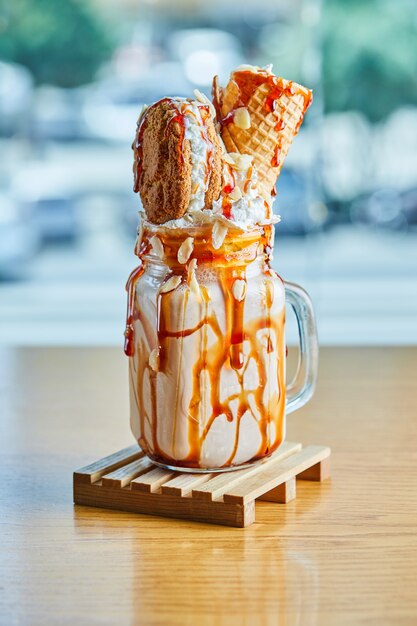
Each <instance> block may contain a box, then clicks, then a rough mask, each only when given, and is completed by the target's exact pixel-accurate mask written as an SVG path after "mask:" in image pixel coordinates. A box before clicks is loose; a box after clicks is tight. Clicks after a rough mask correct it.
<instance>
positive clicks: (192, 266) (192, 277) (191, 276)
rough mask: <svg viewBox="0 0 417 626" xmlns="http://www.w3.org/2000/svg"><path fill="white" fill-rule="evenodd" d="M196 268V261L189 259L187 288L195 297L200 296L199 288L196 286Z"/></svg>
mask: <svg viewBox="0 0 417 626" xmlns="http://www.w3.org/2000/svg"><path fill="white" fill-rule="evenodd" d="M196 268H197V259H191V261H190V262H189V264H188V277H187V280H188V286H189V288H190V289H191V291H192V292H193V293H194V294H195V295H198V296H199V295H200V286H199V284H198V280H197V276H196V273H195V270H196Z"/></svg>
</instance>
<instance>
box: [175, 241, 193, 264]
mask: <svg viewBox="0 0 417 626" xmlns="http://www.w3.org/2000/svg"><path fill="white" fill-rule="evenodd" d="M193 249H194V239H193V238H192V237H187V239H184V241H183V242H182V244H181V245H180V247H179V248H178V252H177V259H178V263H182V264H185V263H187V261H188V259H189V258H190V256H191V253H192V251H193Z"/></svg>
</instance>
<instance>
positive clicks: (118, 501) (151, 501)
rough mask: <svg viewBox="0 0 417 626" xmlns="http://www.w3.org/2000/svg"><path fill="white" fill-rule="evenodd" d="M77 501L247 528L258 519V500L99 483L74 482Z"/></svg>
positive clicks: (107, 507) (121, 509) (109, 507)
mask: <svg viewBox="0 0 417 626" xmlns="http://www.w3.org/2000/svg"><path fill="white" fill-rule="evenodd" d="M74 502H75V503H76V504H84V505H87V506H98V507H103V508H106V509H116V510H120V511H131V512H134V513H144V514H145V515H162V516H164V517H175V518H177V519H190V520H194V521H197V522H205V523H207V524H222V525H224V526H236V527H238V528H243V527H245V526H249V525H250V524H253V522H254V521H255V502H249V503H248V504H245V505H241V504H236V503H232V504H225V503H224V502H206V501H204V500H194V499H193V498H178V497H177V496H170V495H162V494H158V493H144V492H143V491H139V490H137V491H135V490H132V489H103V488H102V487H100V486H99V485H88V484H76V485H74Z"/></svg>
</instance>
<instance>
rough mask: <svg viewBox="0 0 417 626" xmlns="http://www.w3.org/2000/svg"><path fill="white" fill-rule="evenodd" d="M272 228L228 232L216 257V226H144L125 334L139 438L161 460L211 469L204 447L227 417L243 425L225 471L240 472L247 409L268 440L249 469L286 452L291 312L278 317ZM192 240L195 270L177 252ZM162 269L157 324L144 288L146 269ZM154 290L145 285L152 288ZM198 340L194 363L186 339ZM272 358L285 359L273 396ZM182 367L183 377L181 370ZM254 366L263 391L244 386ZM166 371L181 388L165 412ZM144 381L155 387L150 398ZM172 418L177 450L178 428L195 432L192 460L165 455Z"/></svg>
mask: <svg viewBox="0 0 417 626" xmlns="http://www.w3.org/2000/svg"><path fill="white" fill-rule="evenodd" d="M271 231H272V226H269V227H263V228H257V229H255V230H253V231H250V232H249V233H245V234H242V233H241V234H236V233H234V234H232V233H231V232H230V231H229V232H228V234H227V235H226V238H225V240H224V242H223V245H222V246H221V247H220V248H219V249H218V250H217V249H215V248H214V247H213V245H212V239H211V229H209V228H203V227H200V228H198V229H192V232H186V231H184V230H180V229H178V230H172V231H169V230H168V229H163V228H160V229H156V228H155V229H149V230H147V229H146V228H145V229H144V232H143V238H142V240H141V242H140V245H138V246H137V248H136V250H137V253H138V255H139V257H140V258H141V261H142V263H141V265H140V266H139V267H138V268H137V269H136V270H134V272H132V274H131V276H130V277H129V280H128V283H127V289H128V311H127V325H126V332H125V336H126V354H127V355H128V356H129V357H131V358H130V359H129V363H130V368H129V369H130V384H131V389H132V390H133V396H134V402H135V404H136V410H137V414H138V416H139V421H140V425H139V429H138V430H139V433H140V435H139V437H138V441H139V444H140V445H141V447H142V448H143V449H144V451H145V452H146V454H148V456H150V457H151V458H152V459H154V460H156V461H158V462H162V463H165V464H169V465H175V466H179V467H187V468H201V467H202V466H203V467H204V463H203V462H202V461H201V453H202V449H203V445H204V442H205V441H206V439H207V436H208V434H209V433H210V430H211V428H212V427H213V424H214V423H215V421H216V420H217V419H218V418H219V417H220V416H224V417H225V419H226V420H227V421H228V422H236V427H235V434H234V443H233V449H232V451H231V453H230V455H229V457H228V458H227V460H226V461H225V463H224V465H223V467H229V466H232V465H233V464H234V458H235V455H236V452H237V450H238V447H239V437H240V423H241V419H242V417H243V416H244V415H245V414H246V413H247V412H249V413H250V414H251V415H253V416H254V417H255V420H256V423H257V427H258V430H259V434H260V438H261V443H260V445H259V447H258V449H257V451H256V453H255V454H254V455H253V456H252V458H251V459H248V460H247V461H246V462H249V461H254V460H255V459H258V458H262V457H264V456H268V455H269V454H271V453H272V452H273V451H274V450H275V449H276V448H277V447H278V446H279V445H280V443H281V441H282V439H283V424H284V413H285V381H284V377H285V346H284V340H283V328H284V319H285V307H282V309H280V313H279V314H276V313H272V309H273V303H274V288H275V285H276V284H280V278H279V277H278V276H277V275H276V274H275V273H274V272H273V271H272V270H271V269H270V267H269V260H268V256H267V255H266V254H265V248H266V246H269V245H270V242H271ZM154 234H156V235H157V236H158V237H159V239H160V240H161V242H162V244H163V246H164V252H165V257H164V259H163V264H162V263H161V261H160V260H156V259H155V257H152V255H150V254H149V251H150V245H149V239H150V238H151V237H152V235H154ZM190 235H191V236H193V238H194V248H193V251H192V254H191V257H190V259H189V260H188V261H187V263H186V264H180V263H179V262H178V260H177V253H178V249H179V247H180V245H181V243H182V242H183V241H184V239H185V238H186V237H188V236H190ZM192 259H196V261H197V269H196V278H197V281H198V290H199V295H198V298H197V296H196V295H195V293H194V292H193V291H192V289H190V273H189V264H190V262H191V261H192ZM155 263H159V264H160V265H161V268H162V273H161V279H160V284H159V285H158V289H156V288H155V299H156V301H155V304H156V319H148V318H147V316H146V315H145V313H144V311H143V310H142V307H141V298H142V297H144V296H141V289H142V287H141V281H142V280H146V272H147V267H148V266H149V267H150V266H152V264H155ZM253 264H258V269H257V273H256V275H255V274H253V271H252V270H251V272H249V269H251V268H252V267H253ZM206 271H208V272H209V274H210V276H211V278H210V280H208V279H205V276H206V274H207V272H206ZM164 272H165V274H164ZM172 276H178V277H179V278H180V283H179V285H178V286H177V287H176V288H175V289H174V290H171V291H167V292H164V290H163V289H162V291H161V287H162V286H163V285H164V284H166V282H167V281H168V280H169V279H170V278H171V277H172ZM212 280H214V282H215V285H216V294H217V295H216V297H218V293H220V294H221V301H220V302H217V301H215V300H213V293H214V292H212V287H211V282H210V281H212ZM236 280H240V281H243V284H244V285H245V287H246V296H245V297H243V298H242V299H241V300H238V299H236V297H235V296H234V294H233V284H234V282H235V281H236ZM253 281H257V282H256V285H257V286H256V289H254V290H251V288H250V286H251V284H252V282H253ZM280 287H281V288H282V286H281V285H280ZM147 288H148V287H147V286H146V285H145V283H143V289H144V290H146V289H147ZM259 290H260V291H259ZM147 297H149V296H147ZM248 298H256V302H254V305H253V306H254V307H255V309H256V311H257V312H259V313H258V314H257V315H256V316H253V317H252V316H251V317H250V318H249V319H248V317H246V318H245V307H246V306H248V304H247V299H248ZM197 300H198V302H197ZM189 307H200V310H199V315H198V316H197V317H196V316H195V315H193V316H192V317H193V319H194V320H196V319H197V321H196V323H195V324H193V325H191V326H188V325H187V323H186V319H187V311H189V310H190V308H189ZM173 318H175V320H178V322H179V323H178V324H177V325H176V326H175V327H173V326H172V324H173V322H172V320H173ZM191 336H193V337H195V340H196V346H197V348H198V349H196V355H195V360H194V359H193V362H185V361H184V360H183V356H184V355H183V349H182V348H183V342H184V341H185V340H186V339H187V338H189V337H191ZM209 337H210V339H209ZM151 348H152V349H156V350H157V353H158V368H157V371H154V369H152V367H151V366H150V363H149V355H150V352H151ZM173 349H174V350H175V359H174V357H173V356H172V355H173V354H174V353H173V352H172V350H173ZM184 358H185V357H184ZM173 359H174V361H173ZM269 359H276V368H275V370H274V371H276V372H277V377H278V380H277V381H275V385H274V390H275V391H274V392H269V385H270V383H271V380H270V372H269V369H270V361H269ZM173 362H174V364H175V365H174V366H175V369H176V370H178V371H175V372H172V367H173ZM250 363H252V364H254V366H255V367H256V371H257V377H258V384H257V385H255V387H254V386H253V385H247V384H245V375H247V371H248V367H249V365H250ZM252 366H253V365H252ZM169 368H171V369H169ZM231 370H233V372H234V373H235V379H236V380H237V385H235V386H234V388H233V391H231V392H230V394H229V395H227V389H224V388H223V389H222V380H221V379H222V373H223V372H227V371H231ZM184 372H185V376H186V378H187V381H188V380H189V381H190V385H191V396H190V399H189V402H187V409H186V415H185V414H184V407H183V405H182V404H181V402H182V403H183V402H184V398H183V396H182V388H181V374H182V375H183V376H184ZM164 373H165V374H170V375H171V378H170V379H169V381H171V380H172V375H174V376H173V379H174V380H176V381H177V383H176V384H177V388H176V389H175V390H174V391H175V393H174V399H175V400H174V402H173V406H164V407H163V411H162V410H161V404H160V403H158V398H157V381H158V376H159V375H160V374H164ZM145 375H147V376H148V380H149V384H146V389H147V391H145ZM271 388H272V386H271ZM276 390H278V391H276ZM170 397H171V396H170ZM187 397H188V396H187ZM145 400H146V401H145ZM149 407H150V408H149ZM207 407H209V413H208V414H207ZM254 411H255V412H254ZM203 414H204V418H203V421H201V419H202V418H201V416H202V415H203ZM164 419H165V420H166V419H169V420H173V426H172V446H171V449H172V450H174V452H175V445H176V444H175V442H176V437H177V433H178V429H182V430H184V429H186V441H187V450H188V452H187V454H186V455H185V456H184V455H178V457H177V455H176V454H172V455H168V454H167V453H166V451H164V450H163V449H162V447H161V445H160V442H159V435H158V433H159V432H160V431H159V427H160V424H159V421H160V420H164ZM272 424H273V425H274V433H275V434H274V435H273V436H271V425H272Z"/></svg>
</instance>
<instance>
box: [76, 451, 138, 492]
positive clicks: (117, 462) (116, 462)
mask: <svg viewBox="0 0 417 626" xmlns="http://www.w3.org/2000/svg"><path fill="white" fill-rule="evenodd" d="M143 456H144V454H143V452H142V451H141V449H140V448H139V446H138V445H137V444H135V445H133V446H129V447H128V448H123V450H119V452H115V453H114V454H110V455H109V456H106V457H104V459H100V460H99V461H95V462H94V463H90V465H86V466H85V467H82V468H81V469H79V470H77V471H76V472H74V483H76V482H79V483H95V482H96V481H97V480H100V478H101V477H102V476H104V474H108V473H109V472H112V471H113V470H116V469H118V468H119V467H121V466H122V465H126V463H130V462H131V461H134V460H136V459H140V458H142V457H143Z"/></svg>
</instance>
